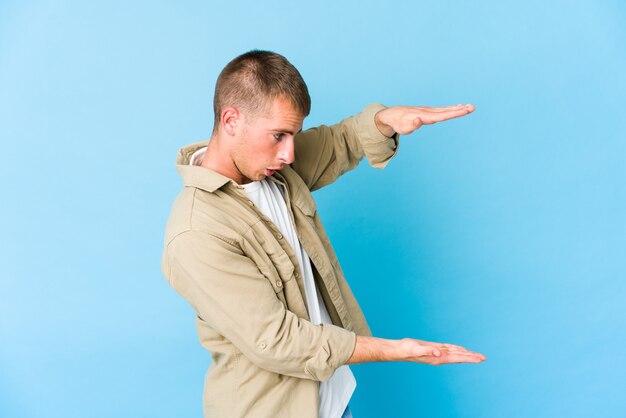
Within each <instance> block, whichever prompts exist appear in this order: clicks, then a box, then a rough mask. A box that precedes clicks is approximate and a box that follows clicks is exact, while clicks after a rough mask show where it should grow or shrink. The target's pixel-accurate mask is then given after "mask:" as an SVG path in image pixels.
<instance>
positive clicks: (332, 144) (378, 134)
mask: <svg viewBox="0 0 626 418" xmlns="http://www.w3.org/2000/svg"><path fill="white" fill-rule="evenodd" d="M473 111H474V106H473V105H471V104H468V105H456V106H447V107H427V106H393V107H385V106H384V105H381V104H371V105H368V106H367V107H366V108H365V109H364V110H363V111H362V112H360V113H359V114H357V115H355V116H351V117H349V118H346V119H344V120H342V121H341V122H339V123H337V124H335V125H332V126H326V125H321V126H319V127H316V128H311V129H307V130H306V131H304V132H302V133H300V134H298V135H297V136H296V139H295V161H294V163H293V164H292V168H293V169H294V170H295V171H296V172H297V173H298V174H299V175H300V177H302V179H303V180H304V182H305V183H306V184H307V186H308V187H309V189H310V190H317V189H319V188H321V187H324V186H326V185H329V184H331V183H333V182H334V181H335V180H337V178H339V176H341V175H342V174H344V173H346V172H347V171H350V170H352V169H354V168H355V167H356V166H357V165H358V164H359V162H360V161H361V160H362V159H363V156H365V157H366V158H367V160H368V162H369V163H370V165H371V166H372V167H375V168H384V167H385V166H386V165H387V163H388V162H389V161H390V160H391V158H393V157H394V156H395V155H396V153H397V152H398V146H399V136H400V135H401V134H402V135H408V134H410V133H412V132H414V131H415V130H417V129H419V128H420V127H421V126H422V125H430V124H433V123H437V122H443V121H445V120H449V119H453V118H458V117H461V116H464V115H467V114H469V113H471V112H473Z"/></svg>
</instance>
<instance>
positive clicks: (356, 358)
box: [347, 335, 487, 366]
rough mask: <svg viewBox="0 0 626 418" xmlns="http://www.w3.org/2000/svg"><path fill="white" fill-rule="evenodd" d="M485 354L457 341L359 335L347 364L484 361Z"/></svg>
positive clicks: (436, 363) (432, 363)
mask: <svg viewBox="0 0 626 418" xmlns="http://www.w3.org/2000/svg"><path fill="white" fill-rule="evenodd" d="M485 360H487V357H485V356H484V355H483V354H480V353H475V352H473V351H469V350H468V349H466V348H464V347H461V346H459V345H454V344H442V343H433V342H428V341H422V340H415V339H412V338H403V339H401V340H387V339H384V338H376V337H363V336H360V335H358V336H357V337H356V347H355V349H354V352H353V353H352V357H350V359H349V360H348V363H347V364H354V363H367V362H372V361H410V362H415V363H424V364H431V365H433V366H439V365H441V364H449V363H481V362H483V361H485Z"/></svg>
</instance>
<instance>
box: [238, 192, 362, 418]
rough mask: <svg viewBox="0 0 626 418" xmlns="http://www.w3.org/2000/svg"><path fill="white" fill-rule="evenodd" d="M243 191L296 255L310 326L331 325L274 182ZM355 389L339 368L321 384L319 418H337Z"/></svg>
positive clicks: (351, 378) (347, 371) (345, 371)
mask: <svg viewBox="0 0 626 418" xmlns="http://www.w3.org/2000/svg"><path fill="white" fill-rule="evenodd" d="M243 188H244V189H245V191H246V193H247V194H248V196H249V197H250V200H252V201H253V202H254V204H255V205H257V207H258V208H259V209H260V210H261V212H263V213H264V214H265V216H267V217H268V218H270V219H271V220H272V222H274V225H276V226H277V227H278V229H279V230H280V232H281V233H282V234H283V236H284V237H285V238H286V239H287V241H288V242H289V244H290V245H291V247H292V248H293V250H294V252H295V253H296V256H297V257H298V262H299V264H300V267H301V268H302V277H303V278H304V290H305V293H306V300H307V305H308V308H309V318H310V319H311V322H312V323H313V324H316V325H317V324H321V323H328V324H330V323H332V321H331V319H330V316H329V315H328V311H327V310H326V305H324V300H323V299H322V296H321V294H320V291H319V289H318V288H317V286H316V285H315V279H314V277H313V270H312V268H311V260H310V259H309V256H308V255H307V253H306V251H304V248H302V247H301V246H300V241H299V239H298V235H297V234H296V230H295V226H294V223H293V220H292V219H291V216H290V212H289V210H288V209H287V204H286V203H285V197H284V195H283V193H284V192H283V189H282V187H281V186H279V185H278V184H276V183H274V182H271V181H267V180H261V181H253V182H252V183H248V184H244V185H243ZM355 388H356V380H355V379H354V375H353V374H352V371H351V370H350V368H349V367H348V366H347V365H344V366H340V367H339V368H338V369H337V370H336V371H335V373H334V374H333V376H332V377H331V378H330V379H329V380H327V381H325V382H321V383H320V418H340V417H341V416H342V414H343V412H344V410H345V409H346V406H348V402H349V401H350V398H351V397H352V393H353V392H354V389H355Z"/></svg>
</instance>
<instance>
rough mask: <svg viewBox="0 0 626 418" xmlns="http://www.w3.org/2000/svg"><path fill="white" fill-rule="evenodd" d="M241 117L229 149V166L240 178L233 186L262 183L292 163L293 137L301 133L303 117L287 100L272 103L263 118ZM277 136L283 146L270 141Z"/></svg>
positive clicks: (258, 116)
mask: <svg viewBox="0 0 626 418" xmlns="http://www.w3.org/2000/svg"><path fill="white" fill-rule="evenodd" d="M242 116H243V117H242V129H241V132H240V133H239V135H237V138H235V141H236V142H235V145H234V146H233V148H232V149H231V159H232V162H233V165H234V167H235V168H236V170H237V172H238V174H239V175H240V179H235V181H237V183H239V184H246V183H250V182H252V181H258V180H263V179H264V178H265V177H267V175H271V174H273V172H274V171H275V170H276V169H280V168H282V167H283V166H284V165H285V164H291V162H293V159H292V157H291V156H292V155H293V137H294V136H295V134H296V133H297V132H299V131H301V129H302V122H303V120H304V117H302V116H301V115H300V114H299V113H298V112H297V111H296V110H295V109H294V107H293V106H292V105H291V103H290V102H289V101H288V100H286V99H284V98H279V99H275V100H274V101H273V102H272V104H271V106H269V111H268V112H267V113H266V114H263V115H256V116H255V117H252V118H250V117H248V118H246V116H245V115H242ZM278 133H282V134H283V136H282V138H283V139H281V141H285V142H281V141H277V140H276V139H275V138H274V135H275V134H278ZM288 149H290V150H291V152H289V151H287V150H288ZM268 170H269V171H268Z"/></svg>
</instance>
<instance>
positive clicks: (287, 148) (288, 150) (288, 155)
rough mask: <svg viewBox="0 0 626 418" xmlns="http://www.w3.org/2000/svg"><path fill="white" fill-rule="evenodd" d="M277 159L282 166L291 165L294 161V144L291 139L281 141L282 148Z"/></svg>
mask: <svg viewBox="0 0 626 418" xmlns="http://www.w3.org/2000/svg"><path fill="white" fill-rule="evenodd" d="M278 158H279V159H280V161H281V162H282V163H284V164H291V163H293V161H294V159H295V158H294V142H293V137H291V138H288V139H287V140H285V141H283V144H282V147H281V148H280V151H279V154H278Z"/></svg>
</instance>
